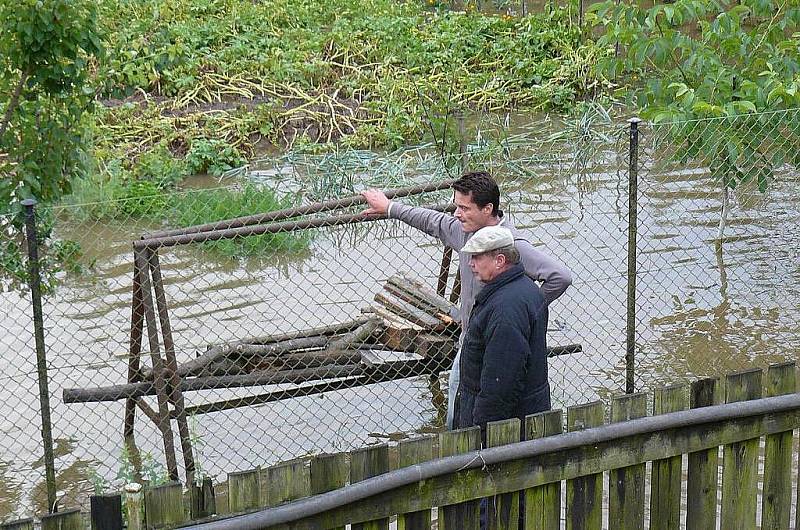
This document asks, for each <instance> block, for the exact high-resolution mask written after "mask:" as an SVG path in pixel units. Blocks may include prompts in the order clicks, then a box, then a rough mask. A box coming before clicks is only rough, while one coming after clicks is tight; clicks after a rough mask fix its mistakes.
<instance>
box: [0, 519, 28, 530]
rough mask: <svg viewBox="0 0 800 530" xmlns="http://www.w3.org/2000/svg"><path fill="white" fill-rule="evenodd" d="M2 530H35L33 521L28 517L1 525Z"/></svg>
mask: <svg viewBox="0 0 800 530" xmlns="http://www.w3.org/2000/svg"><path fill="white" fill-rule="evenodd" d="M0 530H33V519H32V518H31V517H28V518H27V519H18V520H16V521H11V522H10V523H5V524H2V525H0Z"/></svg>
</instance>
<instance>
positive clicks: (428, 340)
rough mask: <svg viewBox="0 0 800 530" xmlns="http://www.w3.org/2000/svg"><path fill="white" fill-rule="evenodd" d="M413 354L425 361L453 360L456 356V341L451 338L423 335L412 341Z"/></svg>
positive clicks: (429, 334)
mask: <svg viewBox="0 0 800 530" xmlns="http://www.w3.org/2000/svg"><path fill="white" fill-rule="evenodd" d="M414 352H415V353H417V354H419V355H421V356H423V357H425V358H427V359H431V358H445V359H453V358H454V357H455V355H456V341H455V340H454V339H453V338H452V337H446V336H445V337H443V336H441V335H434V334H432V333H423V334H421V335H418V336H417V338H416V339H415V340H414Z"/></svg>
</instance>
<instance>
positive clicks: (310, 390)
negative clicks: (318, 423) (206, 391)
mask: <svg viewBox="0 0 800 530" xmlns="http://www.w3.org/2000/svg"><path fill="white" fill-rule="evenodd" d="M442 369H443V368H442V367H441V366H438V365H437V364H436V363H431V362H429V361H427V360H423V361H422V362H419V361H417V360H414V361H409V362H407V363H391V366H376V367H374V369H372V368H367V367H365V369H364V372H363V373H362V375H359V376H353V377H349V378H347V379H336V380H332V381H325V382H323V383H315V384H310V385H303V386H300V387H296V388H289V389H286V390H275V391H272V392H267V393H265V394H259V395H256V396H247V397H244V398H235V399H227V400H224V401H217V402H214V403H204V404H202V405H196V406H194V407H187V409H186V412H187V414H207V413H209V412H219V411H222V410H230V409H234V408H239V407H248V406H252V405H258V404H261V403H272V402H274V401H281V400H283V399H290V398H294V397H299V396H309V395H313V394H321V393H324V392H331V391H335V390H342V389H345V388H355V387H360V386H366V385H372V384H377V383H383V382H386V381H394V380H397V379H403V378H406V377H417V376H421V375H430V374H438V373H439V372H440V371H441V370H442Z"/></svg>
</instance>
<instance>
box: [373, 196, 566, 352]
mask: <svg viewBox="0 0 800 530" xmlns="http://www.w3.org/2000/svg"><path fill="white" fill-rule="evenodd" d="M387 215H388V217H389V218H390V219H399V220H400V221H403V222H404V223H406V224H408V225H411V226H413V227H414V228H417V229H419V230H422V231H423V232H425V233H426V234H428V235H431V236H433V237H435V238H437V239H439V240H440V241H442V243H444V244H445V245H446V246H448V247H451V248H452V249H454V250H456V251H458V256H459V263H458V269H459V271H460V272H461V309H460V315H459V317H460V318H461V330H462V338H463V334H464V330H466V329H467V325H468V324H469V315H470V313H471V312H472V306H473V305H474V304H475V295H477V294H478V291H480V290H481V288H482V287H483V282H481V281H480V280H479V279H478V278H476V277H475V275H474V274H472V271H471V270H470V268H469V254H464V253H462V252H461V249H462V248H463V247H464V245H465V244H466V242H467V240H468V239H469V238H470V236H472V232H465V231H464V229H463V228H462V227H461V221H459V220H458V219H456V218H455V217H453V216H451V215H449V214H446V213H442V212H437V211H434V210H428V209H427V208H418V207H414V206H407V205H404V204H399V203H396V202H392V203H390V205H389V211H388V212H387ZM500 223H501V224H502V225H503V226H505V227H506V228H508V229H510V230H511V233H512V234H513V235H514V242H515V245H516V247H517V250H518V251H519V254H520V261H521V262H522V266H523V267H524V268H525V273H526V274H527V275H528V276H530V277H531V278H532V279H534V280H536V281H538V282H541V287H540V288H541V290H542V295H543V296H544V299H545V302H546V303H548V304H549V303H550V302H552V301H553V300H555V299H556V298H558V297H559V296H561V295H562V294H563V293H564V291H566V290H567V287H569V286H570V284H572V273H571V272H570V271H569V269H568V268H567V267H566V266H564V264H563V263H561V262H560V261H558V260H557V259H555V258H553V257H552V256H548V255H547V254H545V253H544V252H541V251H539V250H536V249H535V248H534V247H533V245H531V243H530V241H528V239H527V238H526V237H525V235H524V234H523V233H522V232H520V231H519V230H517V229H516V228H514V227H513V226H512V225H511V223H510V222H508V221H507V220H506V219H504V218H501V221H500Z"/></svg>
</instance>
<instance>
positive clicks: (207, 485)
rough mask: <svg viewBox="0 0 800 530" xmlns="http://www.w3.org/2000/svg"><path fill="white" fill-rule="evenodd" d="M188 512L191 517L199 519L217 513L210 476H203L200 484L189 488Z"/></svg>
mask: <svg viewBox="0 0 800 530" xmlns="http://www.w3.org/2000/svg"><path fill="white" fill-rule="evenodd" d="M189 495H190V507H189V514H190V515H191V518H192V519H200V518H203V517H208V516H210V515H215V514H216V513H217V499H216V497H215V496H214V483H213V482H212V481H211V477H204V478H203V481H202V482H201V483H200V484H193V485H192V487H191V488H189Z"/></svg>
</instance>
